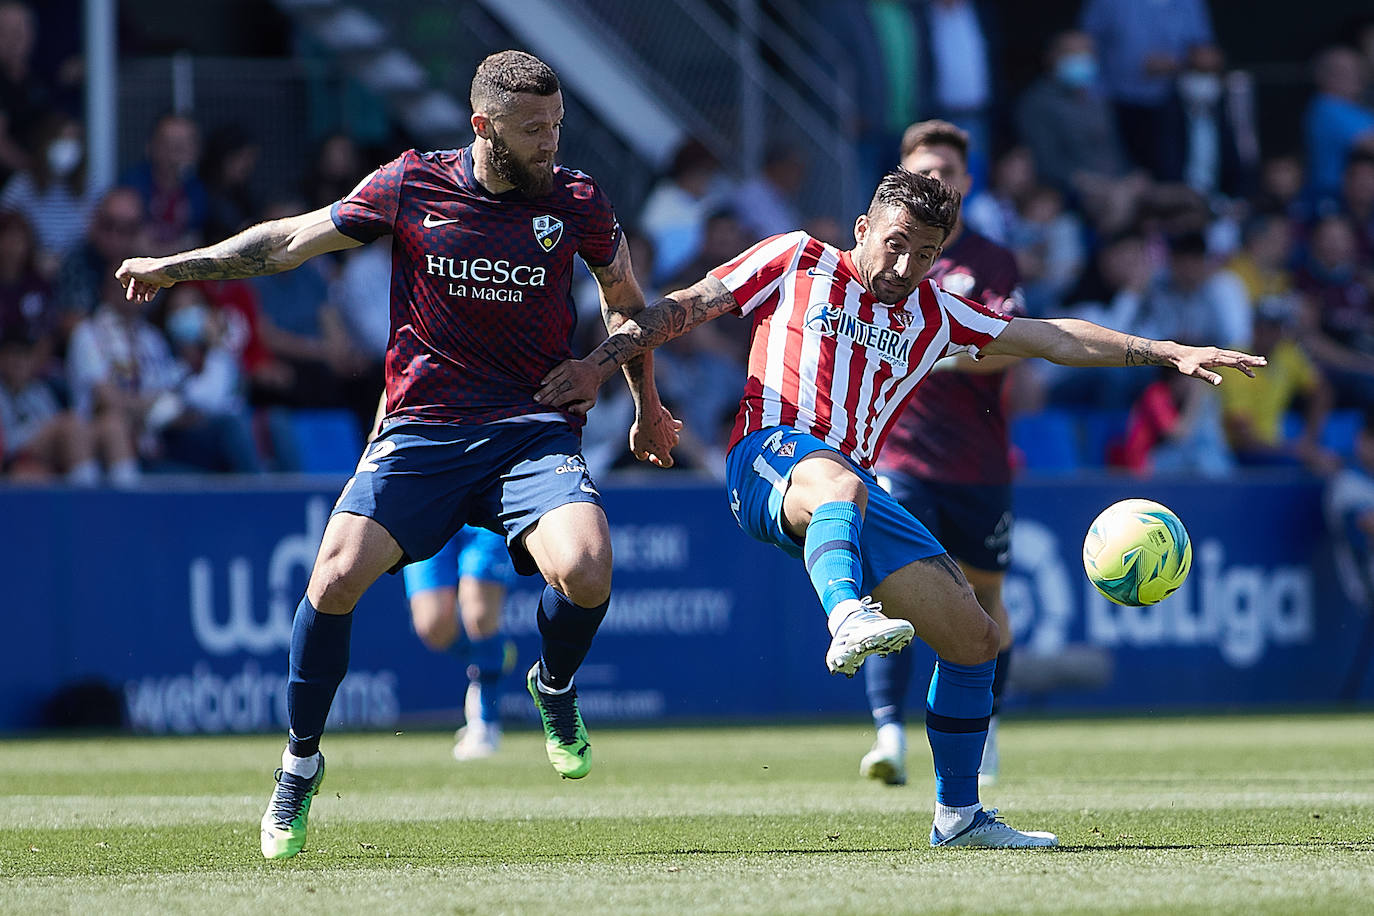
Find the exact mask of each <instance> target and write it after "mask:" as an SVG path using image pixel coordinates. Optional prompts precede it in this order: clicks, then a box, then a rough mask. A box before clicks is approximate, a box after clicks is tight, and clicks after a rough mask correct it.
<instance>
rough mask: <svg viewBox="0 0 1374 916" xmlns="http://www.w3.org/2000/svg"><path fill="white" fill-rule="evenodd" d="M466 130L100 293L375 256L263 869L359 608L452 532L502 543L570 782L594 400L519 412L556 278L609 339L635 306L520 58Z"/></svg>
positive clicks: (290, 690) (502, 56) (613, 244)
mask: <svg viewBox="0 0 1374 916" xmlns="http://www.w3.org/2000/svg"><path fill="white" fill-rule="evenodd" d="M472 112H473V114H472V126H473V131H474V132H475V134H476V138H475V139H474V141H473V143H472V145H471V146H468V147H465V148H464V149H461V150H451V151H444V152H435V153H418V152H415V151H410V152H407V153H405V154H403V155H401V156H400V157H399V158H397V159H396V160H395V161H393V162H391V163H388V164H387V165H384V166H382V167H381V168H380V169H378V170H377V171H376V172H374V173H373V174H371V175H370V176H368V177H367V178H366V179H364V180H363V181H362V183H361V184H359V185H358V187H357V188H355V189H354V190H353V192H352V193H351V194H349V195H348V197H346V198H344V199H343V200H341V201H339V202H338V203H336V204H334V205H333V206H331V207H326V208H322V209H320V210H316V211H314V212H312V213H306V214H302V215H300V216H296V217H289V218H286V219H281V220H273V221H271V222H267V223H262V224H260V225H258V226H254V227H252V228H250V229H248V230H245V231H244V232H241V233H239V234H238V235H236V236H234V237H232V238H230V239H227V240H225V241H223V242H221V243H219V244H217V245H212V246H209V247H207V248H202V249H197V250H195V251H189V252H183V253H180V254H174V255H170V256H168V257H164V258H134V259H131V260H129V261H125V262H124V264H123V265H121V267H120V268H119V271H118V277H119V279H120V280H121V282H122V283H123V284H124V286H125V289H126V295H127V296H128V297H129V298H130V299H143V300H147V299H150V298H152V297H153V296H154V295H156V294H157V291H158V290H159V289H162V288H165V287H168V286H171V285H172V284H174V283H177V282H179V281H183V280H202V279H228V278H237V277H252V276H260V275H263V274H268V273H275V272H278V271H282V270H289V269H291V268H293V267H296V266H298V265H299V264H301V263H302V262H304V261H305V260H306V259H308V258H311V257H314V256H315V255H319V254H324V253H326V252H330V251H339V250H342V249H345V248H353V247H356V246H358V245H361V244H363V243H365V242H368V241H370V240H372V239H375V238H378V237H379V236H382V235H391V236H392V237H393V245H392V271H391V277H392V280H391V340H390V343H389V346H388V350H387V359H386V376H387V378H386V383H387V384H386V387H387V390H386V416H385V418H384V419H383V422H382V428H381V431H380V433H379V434H378V436H377V437H376V438H375V439H374V440H373V441H372V442H371V443H369V445H368V447H367V449H366V451H365V453H364V454H363V456H362V459H361V460H360V461H359V463H358V467H357V470H356V471H355V472H354V475H353V477H352V478H350V479H349V481H348V483H347V484H346V485H345V486H344V489H343V493H342V494H341V495H340V497H339V501H338V503H337V504H336V505H335V507H334V512H333V514H332V516H331V517H330V521H329V524H328V526H327V527H326V529H325V533H324V540H323V543H321V545H320V551H319V554H318V556H317V557H316V559H315V566H314V569H313V570H312V571H311V575H310V582H309V584H308V585H307V587H306V593H305V596H304V597H303V598H302V599H301V602H300V605H299V607H298V608H297V610H296V616H295V622H294V625H293V629H292V638H291V652H290V670H289V678H288V683H287V713H288V718H289V719H290V726H291V727H290V732H289V734H288V743H287V748H286V750H285V752H284V753H283V755H282V769H281V772H280V773H279V774H278V777H277V787H276V789H275V790H274V792H273V794H272V799H271V801H270V802H269V804H268V809H267V812H266V814H264V815H263V819H262V831H261V839H262V852H263V855H264V856H266V857H268V858H288V857H290V856H294V855H295V854H296V853H298V852H299V851H300V849H301V847H302V846H303V845H304V843H305V834H306V818H307V816H308V814H309V811H310V804H311V799H312V798H313V797H314V795H315V793H316V792H317V791H318V789H319V785H320V782H321V780H322V779H323V778H324V758H323V757H322V756H321V755H320V753H319V743H320V735H321V733H322V732H323V731H324V724H325V719H326V717H327V716H328V713H329V707H330V705H331V704H332V703H333V699H334V693H335V691H336V690H337V688H338V686H339V683H340V682H341V681H342V680H343V676H344V673H345V671H346V670H347V667H348V647H349V633H350V630H351V624H352V611H353V608H354V606H355V605H356V604H357V602H358V599H359V598H360V597H361V596H362V594H363V592H364V591H366V590H367V588H368V587H369V586H370V585H371V584H372V583H373V582H374V581H376V579H377V578H378V577H379V576H380V575H381V574H382V573H384V572H388V571H390V572H395V571H396V570H397V569H400V568H401V567H402V566H404V565H405V564H407V563H410V562H413V561H416V560H423V559H425V558H427V557H430V556H433V555H434V554H435V553H437V552H438V551H439V549H440V548H441V547H442V546H443V545H444V544H445V543H446V542H447V541H448V540H449V538H450V537H452V535H453V534H454V532H456V531H457V530H458V529H459V528H461V527H462V526H463V525H465V524H469V523H470V524H474V525H478V526H480V527H485V528H489V529H491V530H493V531H496V532H498V533H501V534H504V536H505V539H506V545H507V548H508V550H509V552H510V555H511V559H512V561H513V562H514V564H515V568H516V570H517V571H519V572H521V573H534V572H536V571H537V572H539V573H540V574H542V575H543V577H544V579H545V581H546V582H547V583H548V586H547V587H546V588H545V590H544V593H543V595H542V597H541V599H540V605H539V611H538V620H539V630H540V634H541V636H542V637H543V641H542V645H541V653H540V655H541V657H540V659H539V661H537V662H536V663H535V665H534V667H532V668H531V669H530V671H529V674H528V676H527V678H526V682H527V686H528V688H529V691H530V695H531V697H532V698H533V700H534V703H535V706H536V708H537V709H538V711H539V714H540V717H541V719H542V720H543V723H544V732H545V749H546V751H547V753H548V757H549V761H550V762H551V763H552V764H553V766H554V769H555V770H557V771H558V772H559V773H560V774H561V775H563V776H564V777H567V778H571V779H577V778H581V777H583V776H585V775H586V774H587V772H588V771H589V770H590V768H591V762H592V759H591V747H590V744H589V742H588V740H587V732H586V728H585V727H584V725H583V722H582V717H581V714H580V712H579V711H578V707H577V694H576V691H575V689H574V688H573V674H574V673H575V672H576V671H577V669H578V667H579V666H580V665H581V663H582V660H583V658H585V656H586V654H587V651H588V650H589V649H590V647H591V643H592V638H593V636H594V635H595V633H596V630H597V628H598V627H599V626H600V623H601V620H602V618H603V617H604V616H605V613H606V608H607V605H608V603H609V600H610V587H611V543H610V533H609V529H608V527H607V524H606V516H605V513H604V512H603V511H602V508H601V497H600V494H599V493H598V492H597V490H596V486H595V485H594V483H593V482H592V480H591V478H590V476H589V475H588V473H587V467H586V464H585V462H584V461H583V460H582V455H581V441H580V437H579V431H580V427H581V423H582V418H583V416H584V415H585V414H586V412H587V410H588V409H589V408H590V407H591V406H592V404H593V403H594V402H595V392H591V393H589V394H588V396H586V397H571V398H565V399H564V400H563V401H561V403H560V404H559V406H558V407H552V406H550V405H548V404H546V403H541V402H540V401H538V400H536V399H535V397H534V395H535V393H536V392H537V391H539V390H542V389H541V385H542V386H544V387H547V385H545V380H546V377H547V375H548V373H549V372H550V371H551V370H552V369H553V368H554V367H555V366H557V365H559V364H561V363H562V362H563V361H565V360H567V359H568V358H569V357H570V356H571V355H572V351H571V336H572V330H573V315H574V310H573V304H572V300H571V296H570V288H571V281H572V259H573V257H574V256H580V257H581V258H582V259H583V260H584V261H585V262H586V263H587V265H588V267H589V268H590V269H591V272H592V274H593V276H594V277H595V278H596V280H597V283H598V285H599V287H600V292H601V299H602V308H603V314H604V315H605V318H606V324H607V328H608V329H609V330H611V331H614V330H615V329H616V328H617V327H619V326H620V325H621V324H622V323H623V322H624V321H626V320H629V317H630V316H632V315H634V314H636V313H638V312H639V311H641V310H643V308H644V294H643V293H642V292H641V291H640V289H639V285H638V284H637V283H636V282H635V277H634V272H633V270H632V269H631V267H630V256H629V251H628V249H627V247H626V244H625V241H624V239H623V238H622V237H621V233H620V228H619V226H618V225H617V223H616V220H615V215H614V213H613V212H612V210H611V206H610V203H609V202H608V201H607V200H606V197H605V195H604V194H603V193H602V192H601V190H600V188H598V187H597V185H596V183H595V182H593V181H592V180H591V179H590V178H588V177H587V176H586V175H584V174H582V173H581V172H577V171H573V170H571V169H564V168H560V167H559V166H557V165H556V164H555V158H556V155H557V152H558V140H559V133H560V130H561V127H562V120H563V96H562V93H561V91H560V89H559V83H558V77H557V76H556V75H555V74H554V72H553V70H552V69H550V68H549V66H548V65H547V64H545V63H544V62H543V61H541V60H539V59H538V58H536V57H534V56H532V55H529V54H525V53H523V52H519V51H503V52H501V53H499V54H493V55H492V56H490V57H488V58H487V59H486V60H484V61H483V62H482V63H481V64H480V65H479V66H478V68H477V72H476V74H475V75H474V76H473V80H472ZM378 305H379V307H380V303H379V304H378ZM625 366H626V373H625V374H626V379H627V381H628V382H629V385H630V391H631V394H632V396H633V398H634V401H635V406H636V419H635V422H634V424H633V425H632V426H631V428H630V447H631V450H632V451H634V453H635V454H636V456H638V457H639V458H641V459H645V460H648V461H650V462H652V463H654V464H659V465H663V466H668V465H671V464H672V457H671V454H670V452H671V450H672V447H673V446H674V445H676V443H677V430H678V428H679V427H680V425H681V424H679V423H678V422H677V421H676V420H674V419H673V418H672V416H671V415H670V414H669V413H668V412H667V411H666V410H664V409H663V407H662V405H661V404H660V403H659V399H658V392H657V390H656V389H655V387H654V383H653V367H652V364H651V363H650V362H649V361H647V360H641V361H638V362H628V363H626V364H625Z"/></svg>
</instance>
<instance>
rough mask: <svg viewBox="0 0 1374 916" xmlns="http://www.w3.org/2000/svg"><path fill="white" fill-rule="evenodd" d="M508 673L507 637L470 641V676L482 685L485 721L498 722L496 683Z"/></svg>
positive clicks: (482, 709)
mask: <svg viewBox="0 0 1374 916" xmlns="http://www.w3.org/2000/svg"><path fill="white" fill-rule="evenodd" d="M505 673H506V639H505V637H504V636H502V635H501V634H499V633H497V634H496V635H495V636H488V637H486V638H485V639H473V640H470V641H469V642H468V678H469V679H470V680H474V681H476V682H477V683H478V684H481V685H482V690H481V692H480V695H481V698H482V700H481V716H482V721H483V722H498V721H500V718H501V714H500V711H499V710H498V708H497V707H498V705H499V704H498V702H497V701H498V700H499V699H500V698H499V697H498V696H497V694H496V685H497V684H499V683H500V681H501V677H502V675H504V674H505Z"/></svg>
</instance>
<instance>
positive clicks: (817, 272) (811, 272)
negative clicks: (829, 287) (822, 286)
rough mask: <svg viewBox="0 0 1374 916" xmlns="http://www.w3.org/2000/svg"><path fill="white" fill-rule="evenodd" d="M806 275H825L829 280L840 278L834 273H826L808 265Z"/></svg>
mask: <svg viewBox="0 0 1374 916" xmlns="http://www.w3.org/2000/svg"><path fill="white" fill-rule="evenodd" d="M806 275H807V276H808V277H825V278H826V279H827V280H838V279H839V277H837V276H835V275H834V274H828V273H825V272H824V271H820V270H817V269H816V268H814V267H808V268H807V270H806Z"/></svg>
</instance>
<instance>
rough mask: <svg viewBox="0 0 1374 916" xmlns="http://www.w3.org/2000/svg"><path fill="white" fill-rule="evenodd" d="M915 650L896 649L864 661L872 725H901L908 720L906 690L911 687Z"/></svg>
mask: <svg viewBox="0 0 1374 916" xmlns="http://www.w3.org/2000/svg"><path fill="white" fill-rule="evenodd" d="M915 657H916V653H915V652H912V651H910V650H908V651H906V652H894V653H892V654H891V655H887V656H881V655H872V656H869V658H868V661H866V662H864V680H865V681H866V686H867V690H868V708H869V709H871V710H873V724H874V725H875V726H877V727H879V728H881V727H882V726H884V725H888V724H893V725H901V724H902V723H903V721H905V719H906V692H907V689H908V688H910V686H911V672H912V669H913V668H914V667H915V664H916V663H915V661H914V659H915Z"/></svg>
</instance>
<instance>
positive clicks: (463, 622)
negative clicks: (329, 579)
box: [401, 528, 515, 760]
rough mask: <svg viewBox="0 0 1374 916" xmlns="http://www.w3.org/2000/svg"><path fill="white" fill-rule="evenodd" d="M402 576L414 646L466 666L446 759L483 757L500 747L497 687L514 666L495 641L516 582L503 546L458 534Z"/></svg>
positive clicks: (496, 538)
mask: <svg viewBox="0 0 1374 916" xmlns="http://www.w3.org/2000/svg"><path fill="white" fill-rule="evenodd" d="M401 574H402V576H404V578H405V583H406V597H407V598H408V599H409V600H410V619H411V622H412V623H413V624H414V626H415V634H416V635H417V636H419V637H420V641H421V642H423V643H424V644H425V645H426V646H427V647H428V648H430V649H433V650H434V651H435V652H453V653H454V654H456V655H457V656H458V657H459V658H461V659H463V660H464V661H465V662H466V668H467V675H468V686H467V691H466V693H465V694H464V698H463V718H464V724H463V727H462V728H460V729H458V734H457V736H456V738H457V740H456V741H455V742H454V745H453V758H454V759H455V760H478V759H481V758H483V757H490V756H491V755H492V754H494V753H496V749H497V748H498V747H499V746H500V744H501V715H500V710H499V709H498V701H499V699H500V698H499V695H498V694H497V686H498V685H499V683H500V681H501V678H502V677H504V676H505V675H506V674H507V673H509V671H510V669H511V667H512V666H513V665H514V664H515V644H514V643H513V642H511V641H510V640H508V639H505V638H504V637H502V636H501V607H502V605H503V604H504V603H505V600H506V589H508V588H509V587H510V586H511V585H512V584H513V583H514V582H515V570H514V569H512V568H511V565H510V555H509V554H507V553H506V545H505V542H504V541H503V540H502V539H501V536H500V535H498V534H495V533H493V532H491V531H488V530H486V529H485V528H464V529H463V530H462V531H459V532H458V533H457V534H455V535H454V536H453V537H451V538H449V540H448V543H447V544H445V545H444V546H443V549H442V550H440V551H439V552H438V553H436V554H435V555H434V556H432V557H430V558H429V559H428V560H419V561H417V562H415V563H411V564H410V565H409V566H407V567H406V568H405V569H403V570H401Z"/></svg>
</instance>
